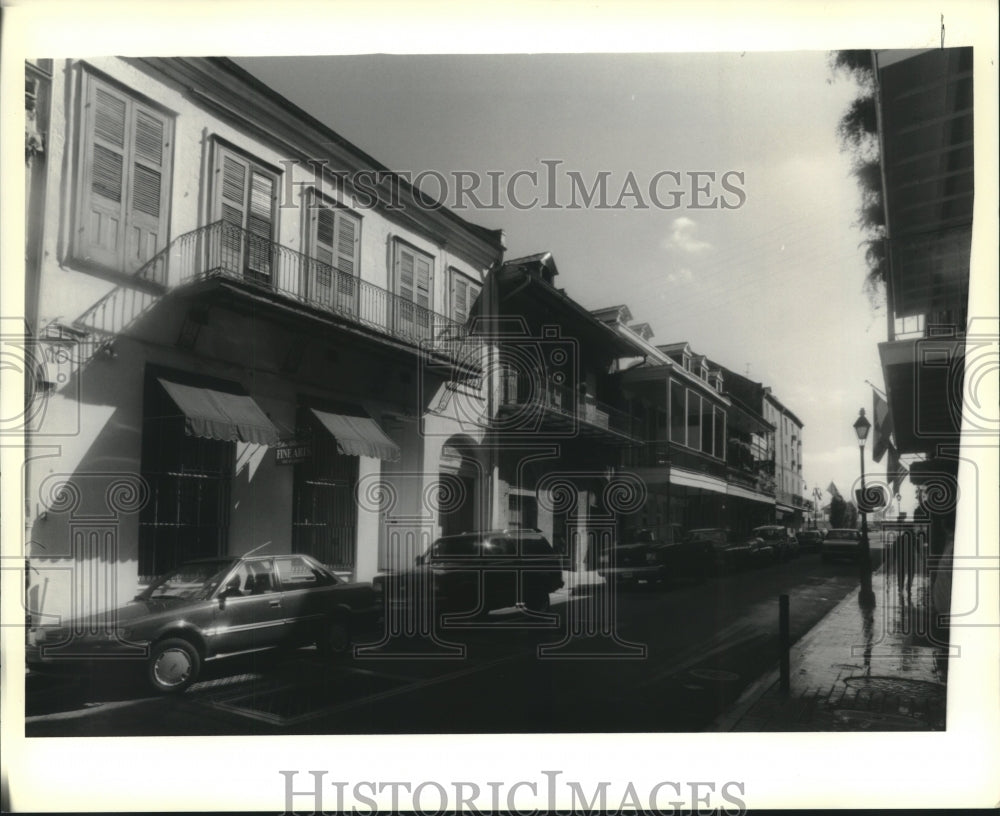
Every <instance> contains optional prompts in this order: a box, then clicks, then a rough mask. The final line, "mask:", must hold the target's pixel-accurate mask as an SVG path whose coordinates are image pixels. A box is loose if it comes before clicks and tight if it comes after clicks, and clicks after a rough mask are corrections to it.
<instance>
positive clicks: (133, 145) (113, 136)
mask: <svg viewBox="0 0 1000 816" xmlns="http://www.w3.org/2000/svg"><path fill="white" fill-rule="evenodd" d="M84 99H85V108H84V117H83V126H82V128H81V132H82V138H83V148H82V151H81V155H82V157H83V161H82V177H81V184H80V199H79V207H80V211H79V215H80V218H79V223H78V226H77V236H76V238H77V241H76V253H77V255H78V256H79V258H80V259H81V260H84V261H87V262H90V263H94V264H98V265H100V266H103V267H106V268H109V269H112V270H114V271H117V272H134V271H135V270H137V269H138V268H139V267H140V266H142V264H144V263H145V262H146V261H148V260H149V259H150V258H152V257H153V256H154V255H155V254H156V253H157V252H158V251H160V250H161V249H163V247H164V246H166V239H167V222H168V209H169V180H170V139H171V136H172V125H173V122H172V120H171V119H169V118H168V117H167V116H165V115H164V114H162V113H160V112H159V111H156V110H153V109H152V108H149V107H148V106H146V105H143V104H142V103H140V102H138V101H136V100H134V99H132V98H131V97H129V96H128V95H126V94H125V93H123V92H121V91H119V90H117V89H115V88H112V87H110V86H108V85H106V84H105V83H103V82H101V81H100V80H98V79H97V78H96V77H93V76H89V75H88V76H87V77H85V97H84Z"/></svg>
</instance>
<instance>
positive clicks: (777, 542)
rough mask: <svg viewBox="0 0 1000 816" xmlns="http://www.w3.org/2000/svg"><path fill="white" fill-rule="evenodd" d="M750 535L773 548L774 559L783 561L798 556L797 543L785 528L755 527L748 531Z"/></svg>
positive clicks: (769, 525)
mask: <svg viewBox="0 0 1000 816" xmlns="http://www.w3.org/2000/svg"><path fill="white" fill-rule="evenodd" d="M750 535H752V536H756V537H757V538H760V539H763V540H764V541H766V542H767V543H768V544H770V545H772V546H773V547H774V552H775V559H776V560H778V561H784V560H786V559H789V558H794V557H795V556H796V555H798V554H799V542H798V540H797V539H796V538H795V536H794V535H792V534H791V533H790V532H789V531H788V528H787V527H781V526H780V525H777V524H765V525H763V526H762V527H755V528H754V529H753V530H751V531H750Z"/></svg>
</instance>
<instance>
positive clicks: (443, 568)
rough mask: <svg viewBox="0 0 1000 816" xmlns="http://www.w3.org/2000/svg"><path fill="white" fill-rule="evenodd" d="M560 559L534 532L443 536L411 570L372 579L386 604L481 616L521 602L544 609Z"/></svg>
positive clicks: (559, 578)
mask: <svg viewBox="0 0 1000 816" xmlns="http://www.w3.org/2000/svg"><path fill="white" fill-rule="evenodd" d="M564 567H565V564H564V559H563V557H562V556H560V555H558V554H557V553H556V552H555V550H554V549H553V548H552V545H551V544H550V543H549V541H548V539H546V538H545V536H543V535H542V534H541V533H540V532H539V531H538V530H527V529H509V530H486V531H479V532H472V533H460V534H458V535H450V536H443V537H441V538H439V539H437V540H436V541H434V542H433V543H432V544H431V545H430V546H429V547H428V548H427V550H426V551H425V552H423V553H421V554H420V555H418V556H417V557H416V559H415V561H414V564H413V566H412V567H410V568H408V569H405V570H399V571H395V572H387V573H382V574H380V575H376V576H375V580H374V584H375V586H376V588H377V589H378V588H382V591H383V592H384V594H385V597H386V600H387V602H388V603H392V604H413V603H420V602H421V601H422V599H427V600H428V601H429V600H430V599H431V598H433V601H434V604H435V609H437V610H439V611H450V612H456V611H462V612H473V611H481V612H485V611H488V610H491V609H499V608H503V607H507V606H514V605H515V604H517V603H521V604H523V605H524V607H525V608H526V609H528V610H530V611H533V612H545V611H547V610H548V609H549V605H550V600H551V599H550V597H549V596H550V594H551V593H552V592H555V591H556V590H557V589H559V588H560V587H561V586H562V585H563V575H562V573H563V569H564Z"/></svg>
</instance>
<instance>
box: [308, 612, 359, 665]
mask: <svg viewBox="0 0 1000 816" xmlns="http://www.w3.org/2000/svg"><path fill="white" fill-rule="evenodd" d="M316 648H317V650H318V651H319V653H320V654H322V655H323V656H324V657H328V658H331V659H337V658H341V657H344V656H345V655H347V654H348V653H349V652H350V651H351V628H350V626H348V623H347V621H346V620H344V619H343V618H331V619H330V620H328V621H327V622H326V623H325V624H324V626H323V631H322V633H321V634H320V637H319V639H318V640H317V641H316Z"/></svg>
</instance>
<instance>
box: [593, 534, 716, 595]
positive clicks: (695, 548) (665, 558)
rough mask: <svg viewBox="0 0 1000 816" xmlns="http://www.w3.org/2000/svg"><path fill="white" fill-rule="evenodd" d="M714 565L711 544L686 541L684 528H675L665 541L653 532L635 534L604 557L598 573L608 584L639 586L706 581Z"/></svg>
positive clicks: (698, 540)
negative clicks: (674, 581)
mask: <svg viewBox="0 0 1000 816" xmlns="http://www.w3.org/2000/svg"><path fill="white" fill-rule="evenodd" d="M712 565H713V551H712V546H711V544H710V543H709V542H708V541H705V540H704V539H688V538H684V537H683V536H682V535H681V533H680V528H679V527H674V528H672V529H671V530H670V532H669V534H668V536H667V538H665V539H657V538H656V535H655V533H654V532H653V531H652V530H638V531H636V532H634V533H632V534H631V535H630V536H629V537H628V539H627V540H626V541H625V543H623V544H619V545H618V546H616V547H612V548H611V549H610V550H608V551H607V552H605V553H604V554H603V555H602V556H601V559H600V563H599V564H598V568H597V571H598V574H600V575H601V576H602V577H603V578H604V579H605V580H606V581H617V582H618V583H619V584H623V585H635V584H637V583H638V582H639V581H647V582H648V583H651V584H652V583H655V582H664V583H665V582H668V581H673V580H677V579H680V580H692V581H703V580H704V579H705V578H706V577H707V576H708V574H709V573H710V572H711V570H712Z"/></svg>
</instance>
